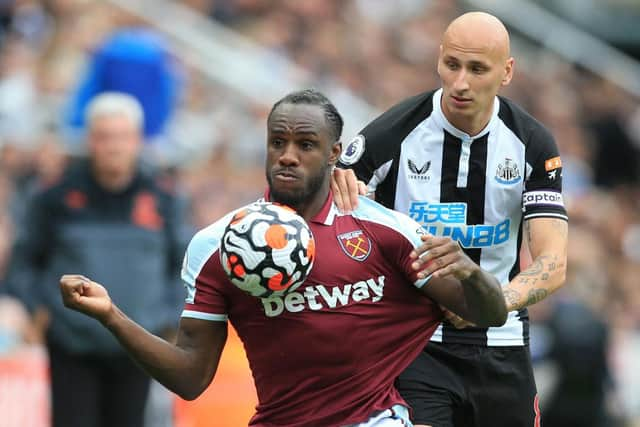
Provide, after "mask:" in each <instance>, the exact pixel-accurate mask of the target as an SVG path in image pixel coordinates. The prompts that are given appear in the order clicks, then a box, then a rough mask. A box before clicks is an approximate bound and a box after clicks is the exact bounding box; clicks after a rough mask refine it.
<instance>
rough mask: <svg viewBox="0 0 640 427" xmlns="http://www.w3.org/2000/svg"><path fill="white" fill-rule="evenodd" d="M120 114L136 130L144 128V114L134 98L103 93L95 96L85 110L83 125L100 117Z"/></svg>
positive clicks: (118, 93) (120, 94)
mask: <svg viewBox="0 0 640 427" xmlns="http://www.w3.org/2000/svg"><path fill="white" fill-rule="evenodd" d="M116 114H121V115H124V116H125V117H127V118H128V119H129V120H131V122H132V123H133V124H134V125H135V126H136V127H137V128H138V129H142V127H143V126H144V112H143V110H142V106H141V105H140V103H139V102H138V100H137V99H136V98H134V97H133V96H131V95H128V94H126V93H122V92H103V93H101V94H99V95H97V96H95V97H94V98H93V99H91V101H90V102H89V104H88V105H87V108H86V110H85V123H86V124H87V126H91V123H93V121H94V120H95V119H96V118H97V117H101V116H111V115H116Z"/></svg>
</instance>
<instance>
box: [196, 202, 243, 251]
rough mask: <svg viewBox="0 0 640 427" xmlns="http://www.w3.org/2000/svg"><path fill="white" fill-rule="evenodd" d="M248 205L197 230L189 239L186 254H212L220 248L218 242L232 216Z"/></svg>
mask: <svg viewBox="0 0 640 427" xmlns="http://www.w3.org/2000/svg"><path fill="white" fill-rule="evenodd" d="M250 205H251V204H249V205H245V206H241V207H239V208H237V209H234V210H233V211H231V212H228V213H226V214H225V215H224V216H223V217H221V218H220V219H218V220H216V221H214V222H213V223H211V224H209V225H207V226H205V227H203V228H201V229H199V230H198V231H197V232H196V233H195V234H194V236H193V237H192V238H191V242H190V243H189V247H188V249H187V252H190V253H191V252H193V253H200V254H205V253H209V254H211V253H213V252H215V251H216V250H217V249H218V248H219V247H220V240H221V239H222V235H223V234H224V230H225V228H226V227H227V225H229V222H230V221H231V218H233V216H234V215H235V214H236V213H238V212H240V211H241V210H243V209H244V208H246V207H247V206H250Z"/></svg>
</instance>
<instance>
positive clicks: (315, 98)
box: [267, 89, 344, 141]
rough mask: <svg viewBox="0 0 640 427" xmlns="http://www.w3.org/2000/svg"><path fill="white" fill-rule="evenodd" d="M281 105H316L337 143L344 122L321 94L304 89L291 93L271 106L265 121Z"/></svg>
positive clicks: (269, 118) (336, 110)
mask: <svg viewBox="0 0 640 427" xmlns="http://www.w3.org/2000/svg"><path fill="white" fill-rule="evenodd" d="M281 104H306V105H318V106H320V107H322V109H323V110H324V117H325V119H326V120H327V124H328V125H329V128H330V131H331V134H332V135H331V136H332V137H333V138H334V141H339V140H340V137H341V136H342V128H343V126H344V121H343V120H342V116H341V115H340V113H338V109H337V108H336V107H335V105H333V103H332V102H331V101H330V100H329V98H327V97H326V96H325V95H324V94H323V93H322V92H320V91H317V90H315V89H304V90H299V91H296V92H291V93H290V94H288V95H286V96H285V97H284V98H282V99H280V100H279V101H278V102H276V103H275V104H273V107H272V108H271V111H270V112H269V117H268V118H267V121H271V115H272V114H273V112H274V111H275V110H276V108H278V106H280V105H281Z"/></svg>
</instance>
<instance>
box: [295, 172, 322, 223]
mask: <svg viewBox="0 0 640 427" xmlns="http://www.w3.org/2000/svg"><path fill="white" fill-rule="evenodd" d="M327 197H329V181H327V182H325V183H323V185H322V187H320V189H319V190H318V191H317V192H316V194H314V195H313V196H312V197H310V198H309V199H308V200H307V201H306V202H305V203H303V204H301V206H299V207H296V208H295V209H296V211H297V212H298V214H299V215H300V216H301V217H303V218H304V219H305V221H309V220H311V219H312V218H314V217H315V216H316V215H318V213H319V212H320V211H321V210H322V207H323V206H324V204H325V202H326V201H327Z"/></svg>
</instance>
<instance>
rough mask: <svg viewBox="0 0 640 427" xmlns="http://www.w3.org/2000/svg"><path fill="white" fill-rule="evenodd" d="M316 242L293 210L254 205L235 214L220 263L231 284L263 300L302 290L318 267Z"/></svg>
mask: <svg viewBox="0 0 640 427" xmlns="http://www.w3.org/2000/svg"><path fill="white" fill-rule="evenodd" d="M314 257H315V242H314V240H313V234H312V233H311V230H310V229H309V226H308V225H307V223H306V221H305V220H304V219H303V218H302V217H301V216H300V215H298V214H297V213H296V212H295V211H294V210H293V209H291V208H289V207H287V206H283V205H278V204H275V203H268V202H262V203H254V204H251V205H248V206H246V207H244V208H242V209H240V210H239V211H238V212H236V213H235V214H234V215H233V217H232V218H231V221H229V224H228V225H227V227H226V228H225V231H224V234H223V236H222V241H221V243H220V261H221V263H222V268H223V269H224V271H225V272H226V273H227V276H228V277H229V280H230V281H231V283H233V284H234V285H236V286H237V287H238V288H240V289H242V290H243V291H245V292H247V293H249V294H251V295H253V296H255V297H260V298H265V297H269V296H271V295H286V294H287V293H289V292H292V291H294V290H295V289H296V288H298V287H299V286H300V285H301V284H302V283H303V282H304V281H305V279H306V278H307V276H308V275H309V273H310V272H311V268H312V267H313V259H314Z"/></svg>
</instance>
